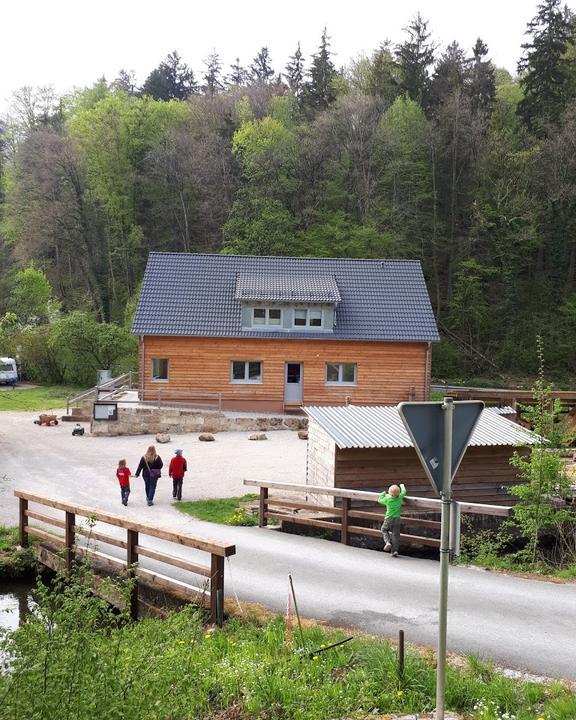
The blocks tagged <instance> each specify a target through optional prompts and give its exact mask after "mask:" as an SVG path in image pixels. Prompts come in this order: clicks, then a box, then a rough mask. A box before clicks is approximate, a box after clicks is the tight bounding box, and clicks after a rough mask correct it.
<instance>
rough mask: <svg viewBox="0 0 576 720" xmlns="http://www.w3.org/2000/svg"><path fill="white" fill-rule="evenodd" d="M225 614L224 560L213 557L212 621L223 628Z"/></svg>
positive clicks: (211, 575) (211, 581) (211, 574)
mask: <svg viewBox="0 0 576 720" xmlns="http://www.w3.org/2000/svg"><path fill="white" fill-rule="evenodd" d="M223 612H224V558H223V557H221V556H220V555H212V565H211V568H210V621H211V622H213V623H217V624H218V627H222V621H223Z"/></svg>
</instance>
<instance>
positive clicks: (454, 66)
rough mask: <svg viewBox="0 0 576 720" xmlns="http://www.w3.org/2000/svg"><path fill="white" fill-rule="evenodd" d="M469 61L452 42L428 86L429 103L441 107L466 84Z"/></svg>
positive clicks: (462, 51)
mask: <svg viewBox="0 0 576 720" xmlns="http://www.w3.org/2000/svg"><path fill="white" fill-rule="evenodd" d="M469 72H470V60H468V58H467V57H466V53H465V52H464V50H463V49H462V48H461V47H460V45H458V43H457V42H452V43H450V45H448V47H447V48H446V51H445V52H444V53H443V54H442V55H441V57H440V59H439V60H438V63H437V64H436V69H435V71H434V75H433V77H432V82H431V84H430V102H431V104H432V105H435V106H438V105H442V104H443V103H444V102H446V100H447V99H448V98H450V97H451V96H452V95H454V93H456V92H458V91H461V90H462V89H463V88H464V85H465V84H466V83H467V81H468V78H469Z"/></svg>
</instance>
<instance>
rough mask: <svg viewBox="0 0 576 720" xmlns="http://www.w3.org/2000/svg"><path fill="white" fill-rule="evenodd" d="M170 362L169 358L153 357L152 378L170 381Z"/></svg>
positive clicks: (157, 380) (158, 380)
mask: <svg viewBox="0 0 576 720" xmlns="http://www.w3.org/2000/svg"><path fill="white" fill-rule="evenodd" d="M169 365H170V363H169V362H168V359H167V358H153V359H152V380H155V381H156V382H167V381H168V367H169Z"/></svg>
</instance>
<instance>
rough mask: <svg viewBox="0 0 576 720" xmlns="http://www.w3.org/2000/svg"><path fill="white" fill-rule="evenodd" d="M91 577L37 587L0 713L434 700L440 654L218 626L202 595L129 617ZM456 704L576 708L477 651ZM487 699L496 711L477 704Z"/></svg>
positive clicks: (297, 718)
mask: <svg viewBox="0 0 576 720" xmlns="http://www.w3.org/2000/svg"><path fill="white" fill-rule="evenodd" d="M89 583H90V577H89V573H85V572H83V573H81V577H80V579H79V580H76V581H74V582H72V583H68V582H66V581H65V580H64V579H63V578H59V579H58V580H57V581H56V584H55V586H54V587H52V588H50V589H46V588H43V587H40V588H38V590H37V591H36V599H37V602H38V609H37V611H36V612H35V613H34V614H33V615H31V616H29V617H28V619H27V621H26V623H25V624H24V625H23V626H22V627H21V628H20V629H19V630H17V631H15V632H13V633H10V634H7V635H6V636H5V637H4V639H3V641H2V647H1V648H0V651H1V652H3V653H5V655H6V656H7V657H8V662H9V665H10V668H11V670H10V672H4V674H0V708H1V710H0V716H1V717H3V718H4V717H5V718H21V717H25V718H27V720H72V719H73V720H94V719H95V718H98V720H108V719H110V720H116V719H117V720H120V719H123V720H149V719H150V720H190V719H192V718H198V719H202V720H208V719H209V718H210V719H214V718H228V719H230V718H234V719H235V720H248V719H251V720H256V719H258V720H260V719H268V718H270V719H272V720H276V719H277V720H288V719H290V720H292V719H294V720H326V718H350V717H355V718H359V717H367V716H370V715H372V716H373V715H375V714H381V713H407V712H413V713H415V712H423V711H430V710H431V709H432V708H433V706H434V678H435V670H434V667H433V663H432V662H431V661H430V659H429V658H426V657H423V656H421V655H419V654H416V653H411V652H410V653H408V654H407V658H406V667H405V673H404V679H403V681H402V682H401V681H400V680H399V677H398V673H397V657H396V651H395V649H394V648H393V647H392V646H391V645H390V644H388V643H386V642H380V641H378V640H375V639H367V638H356V639H354V640H353V641H352V642H350V643H348V644H346V645H342V646H341V647H339V648H334V649H331V650H327V651H324V650H325V646H326V645H328V644H329V643H331V642H334V641H336V640H338V639H340V638H341V637H342V634H341V633H339V632H337V631H331V630H327V629H324V628H319V627H306V628H304V631H303V632H304V647H298V646H297V644H296V645H289V644H287V643H286V642H285V626H284V621H283V619H282V618H278V617H277V618H274V619H271V620H266V621H260V622H259V621H257V620H252V621H246V620H242V621H240V620H237V619H232V620H229V621H228V622H227V623H226V624H225V626H224V627H223V628H222V629H221V630H219V629H212V628H207V627H206V626H205V624H204V623H205V616H204V614H203V613H202V612H201V611H200V610H198V609H195V608H192V607H189V608H187V609H185V610H182V611H180V612H177V613H173V614H171V615H169V616H168V617H167V618H166V619H163V620H159V619H146V620H141V621H140V622H137V623H131V622H129V620H128V618H127V617H126V616H125V615H123V614H122V613H120V614H117V613H116V612H114V611H113V610H112V609H111V608H110V606H108V605H107V604H106V603H104V602H103V601H102V600H99V599H98V598H95V597H93V596H92V595H91V594H90V593H89V592H88V591H87V589H86V588H87V587H88V586H89ZM1 652H0V654H1ZM447 704H448V707H449V708H450V709H452V710H455V711H461V712H466V713H469V714H468V715H467V717H470V718H474V717H477V718H481V719H482V720H500V718H501V717H504V713H508V714H509V716H510V717H511V716H515V717H516V718H517V720H535V718H537V717H545V718H546V719H547V720H561V719H562V720H564V719H566V720H568V719H569V718H570V719H573V718H575V717H576V698H575V696H574V695H573V694H571V693H570V692H569V690H568V689H566V688H565V687H564V686H562V685H560V684H557V685H556V686H553V687H545V686H542V685H537V684H531V683H518V682H515V681H513V680H510V679H507V678H505V677H502V676H501V675H499V674H498V673H496V672H494V671H493V669H492V668H491V667H490V666H488V665H486V664H485V663H482V662H480V661H477V660H476V661H471V662H470V663H469V665H468V667H464V668H450V670H449V672H448V676H447ZM475 705H476V706H477V710H476V711H475V710H474V706H475ZM484 707H485V708H487V709H488V710H487V711H486V712H490V713H492V714H491V715H488V714H485V712H484V710H482V709H481V710H479V711H478V708H484ZM478 712H482V713H484V714H482V715H480V714H478Z"/></svg>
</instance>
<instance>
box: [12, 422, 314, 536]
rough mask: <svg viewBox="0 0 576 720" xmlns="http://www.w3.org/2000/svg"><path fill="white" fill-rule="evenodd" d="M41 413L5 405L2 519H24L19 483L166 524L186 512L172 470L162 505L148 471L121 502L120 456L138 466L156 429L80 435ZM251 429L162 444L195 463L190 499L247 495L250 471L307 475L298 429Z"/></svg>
mask: <svg viewBox="0 0 576 720" xmlns="http://www.w3.org/2000/svg"><path fill="white" fill-rule="evenodd" d="M35 417H37V414H36V413H31V412H3V413H0V458H1V461H0V524H5V525H15V524H16V523H17V520H18V515H17V502H16V499H15V498H14V496H13V491H14V489H16V488H18V489H25V490H28V491H30V492H37V493H39V494H42V495H46V496H51V497H58V498H61V499H63V500H68V501H71V502H75V503H77V504H79V505H88V506H93V507H96V508H100V509H101V510H109V511H112V512H116V513H118V512H125V513H129V514H130V515H131V516H133V517H141V518H142V519H143V520H146V521H151V520H153V521H155V522H157V523H158V524H165V523H167V522H169V520H170V516H172V517H175V514H176V515H180V513H178V512H177V511H176V510H174V508H172V502H173V501H172V483H171V481H170V480H169V478H168V477H167V472H166V473H163V476H162V478H161V479H160V481H159V483H158V490H157V493H156V502H155V505H154V507H152V508H148V507H147V506H146V502H145V497H144V487H143V482H142V480H141V479H140V478H135V479H133V480H132V494H131V497H130V502H129V506H128V508H123V507H122V505H121V503H120V492H119V488H118V481H117V480H116V476H115V471H116V464H117V461H118V460H119V459H120V458H126V460H127V462H128V467H129V468H130V469H131V470H132V472H135V471H136V467H137V465H138V461H139V460H140V457H141V455H142V453H143V452H144V451H145V450H146V448H147V447H148V445H150V444H153V443H154V442H155V441H154V436H152V435H138V436H122V437H91V436H90V435H88V434H86V435H84V436H83V437H72V428H73V424H72V423H62V422H61V423H60V424H59V425H58V426H57V427H38V426H36V425H34V424H33V422H32V421H33V420H34V418H35ZM86 432H87V433H88V428H86ZM250 434H251V433H247V432H228V433H218V434H216V435H215V438H216V440H215V442H200V441H199V440H198V435H197V434H185V435H172V441H171V442H170V443H169V444H166V445H158V444H157V450H158V452H159V454H160V456H161V457H162V459H163V460H164V463H165V465H166V466H167V465H168V462H169V460H170V458H171V457H172V455H173V453H174V450H175V449H176V448H182V449H183V451H184V455H185V457H186V458H187V460H188V468H189V472H188V474H187V475H186V478H185V480H184V494H183V499H185V500H196V499H200V498H212V497H229V496H234V495H243V494H244V493H246V492H250V491H252V490H250V489H247V488H245V486H244V485H243V484H242V481H243V480H244V478H254V479H258V480H280V481H284V482H304V480H305V476H306V442H305V441H303V440H299V439H298V435H297V433H296V432H292V431H281V430H280V431H275V432H268V433H267V436H268V440H265V441H260V442H255V441H250V440H248V436H249V435H250Z"/></svg>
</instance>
